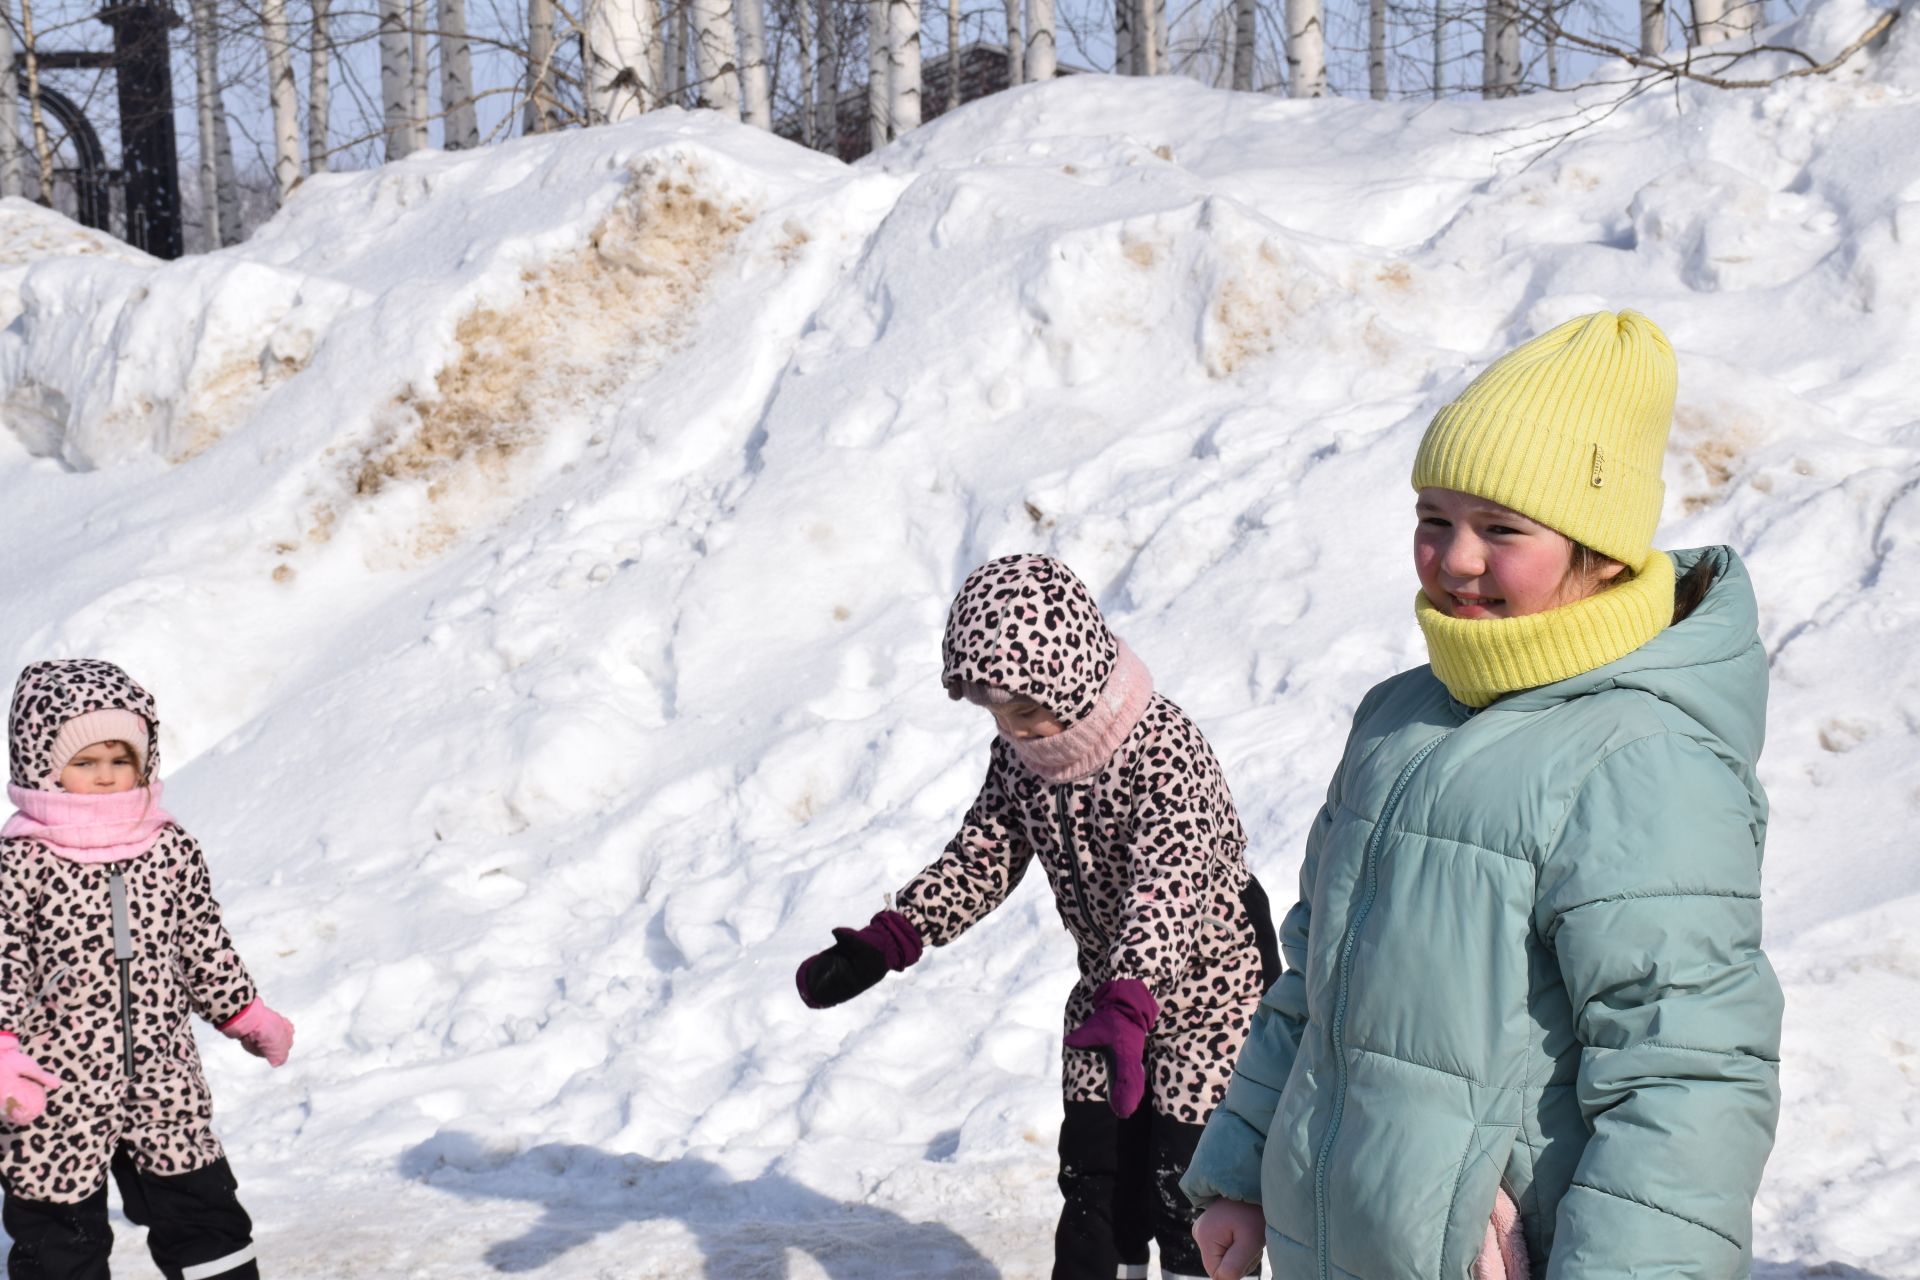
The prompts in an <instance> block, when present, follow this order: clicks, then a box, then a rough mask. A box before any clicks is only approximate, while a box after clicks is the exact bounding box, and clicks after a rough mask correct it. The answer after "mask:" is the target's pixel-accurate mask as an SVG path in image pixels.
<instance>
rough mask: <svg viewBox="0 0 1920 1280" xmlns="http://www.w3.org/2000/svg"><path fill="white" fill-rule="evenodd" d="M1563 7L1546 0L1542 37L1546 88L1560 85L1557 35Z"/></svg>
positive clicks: (1558, 41) (1558, 38)
mask: <svg viewBox="0 0 1920 1280" xmlns="http://www.w3.org/2000/svg"><path fill="white" fill-rule="evenodd" d="M1564 12H1565V10H1564V9H1563V8H1559V7H1556V6H1555V4H1554V0H1546V23H1545V29H1544V30H1543V31H1542V33H1541V36H1542V39H1544V40H1545V41H1546V46H1547V88H1549V89H1558V88H1559V87H1560V37H1559V35H1558V30H1559V22H1560V15H1561V14H1562V13H1564Z"/></svg>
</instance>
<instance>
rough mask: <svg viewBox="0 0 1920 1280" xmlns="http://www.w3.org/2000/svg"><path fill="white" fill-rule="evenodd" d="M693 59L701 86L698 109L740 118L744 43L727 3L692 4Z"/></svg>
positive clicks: (696, 1)
mask: <svg viewBox="0 0 1920 1280" xmlns="http://www.w3.org/2000/svg"><path fill="white" fill-rule="evenodd" d="M692 3H693V59H694V63H695V65H696V66H697V67H698V69H699V73H700V84H699V86H698V95H697V97H696V98H695V103H694V105H696V106H701V107H707V108H710V109H712V110H714V111H718V112H719V113H720V114H721V115H723V116H728V117H731V118H732V119H735V120H738V119H739V118H740V52H739V50H740V43H739V41H738V40H737V39H736V38H735V36H734V31H733V13H732V11H731V9H730V8H729V6H728V4H727V0H692Z"/></svg>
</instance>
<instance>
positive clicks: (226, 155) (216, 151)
mask: <svg viewBox="0 0 1920 1280" xmlns="http://www.w3.org/2000/svg"><path fill="white" fill-rule="evenodd" d="M207 11H208V13H212V12H213V11H214V5H213V4H212V3H211V0H209V3H208V5H207ZM219 47H220V44H219V40H218V39H215V41H214V49H215V51H216V52H217V51H218V50H219ZM214 69H215V72H216V75H215V80H214V84H215V87H214V94H213V169H214V179H215V184H216V185H217V186H218V187H219V191H218V192H217V201H216V204H217V207H218V208H219V210H220V243H221V244H223V245H227V244H239V243H240V241H241V240H243V239H245V238H246V234H247V229H246V227H245V226H244V225H243V223H242V219H241V217H240V174H239V172H238V171H237V170H236V169H235V168H234V165H233V130H232V129H230V128H228V127H227V102H226V99H225V98H224V97H223V96H222V95H221V93H220V90H219V77H218V75H217V72H218V70H219V68H218V66H217V65H216V67H215V68H214Z"/></svg>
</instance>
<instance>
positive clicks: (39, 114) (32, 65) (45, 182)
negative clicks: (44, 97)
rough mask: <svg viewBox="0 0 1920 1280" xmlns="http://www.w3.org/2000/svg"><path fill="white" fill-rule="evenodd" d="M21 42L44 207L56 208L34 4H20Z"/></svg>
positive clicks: (24, 1)
mask: <svg viewBox="0 0 1920 1280" xmlns="http://www.w3.org/2000/svg"><path fill="white" fill-rule="evenodd" d="M20 40H21V43H22V44H23V45H25V46H26V49H25V52H26V55H27V116H28V118H29V119H30V120H31V121H32V122H33V154H34V158H35V159H36V160H37V161H39V170H40V203H41V204H43V205H45V206H46V207H47V208H49V209H51V208H53V139H51V138H49V137H48V136H47V116H46V112H44V111H42V110H41V109H40V52H39V49H38V48H37V47H36V46H35V43H34V38H33V0H20Z"/></svg>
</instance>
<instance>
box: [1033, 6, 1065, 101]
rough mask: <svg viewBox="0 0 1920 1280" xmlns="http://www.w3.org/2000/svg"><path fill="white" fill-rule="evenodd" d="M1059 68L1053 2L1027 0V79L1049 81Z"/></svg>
mask: <svg viewBox="0 0 1920 1280" xmlns="http://www.w3.org/2000/svg"><path fill="white" fill-rule="evenodd" d="M1059 67H1060V56H1059V51H1058V48H1057V46H1056V43H1055V39H1054V25H1053V0H1027V79H1029V80H1036V81H1037V80H1051V79H1053V77H1054V74H1055V72H1057V71H1058V70H1059Z"/></svg>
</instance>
